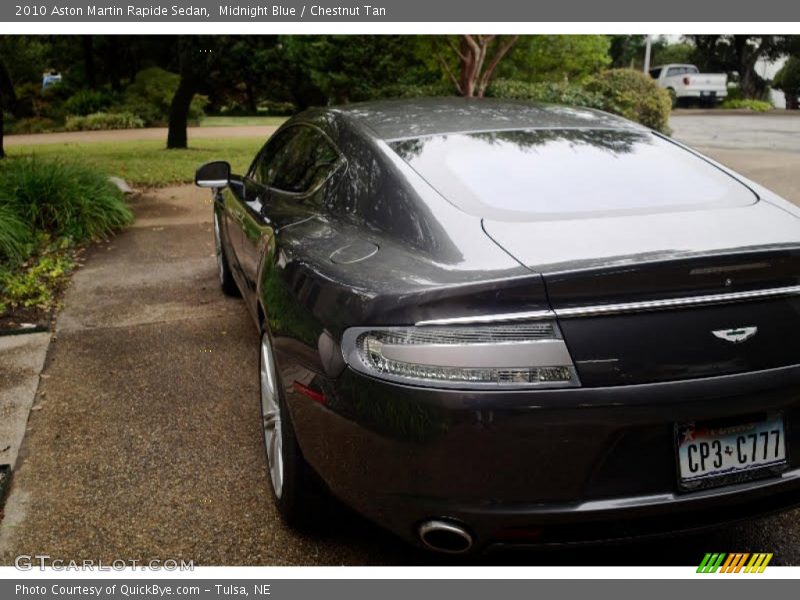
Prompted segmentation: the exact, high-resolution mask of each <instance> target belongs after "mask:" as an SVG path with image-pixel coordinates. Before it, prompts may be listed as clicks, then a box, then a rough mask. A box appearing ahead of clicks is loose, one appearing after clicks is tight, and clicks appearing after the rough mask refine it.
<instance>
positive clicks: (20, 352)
mask: <svg viewBox="0 0 800 600" xmlns="http://www.w3.org/2000/svg"><path fill="white" fill-rule="evenodd" d="M49 345H50V333H49V332H45V333H29V334H20V335H6V336H2V337H0V464H7V465H10V466H11V468H12V470H13V469H14V466H15V464H16V462H17V456H18V454H19V449H20V446H21V445H22V440H23V437H24V435H25V429H26V428H27V426H28V413H29V412H30V410H31V407H32V406H33V402H34V398H35V396H36V390H37V389H38V388H39V374H40V373H41V372H42V368H43V367H44V361H45V357H46V356H47V348H48V346H49ZM40 400H41V399H40Z"/></svg>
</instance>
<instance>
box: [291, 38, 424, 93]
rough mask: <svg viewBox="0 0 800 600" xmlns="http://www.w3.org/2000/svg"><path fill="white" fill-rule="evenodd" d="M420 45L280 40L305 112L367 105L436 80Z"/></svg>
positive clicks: (406, 41)
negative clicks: (402, 86) (390, 89)
mask: <svg viewBox="0 0 800 600" xmlns="http://www.w3.org/2000/svg"><path fill="white" fill-rule="evenodd" d="M421 43H422V41H421V39H420V38H419V37H417V36H404V35H381V36H374V35H315V36H281V45H282V47H283V49H284V52H285V54H284V60H285V61H286V62H285V64H286V65H287V70H289V71H293V73H291V75H290V76H291V78H292V79H293V81H294V82H295V89H294V92H293V93H294V96H295V100H296V103H297V104H298V105H299V106H300V107H301V108H304V107H305V106H308V105H311V104H319V103H320V100H322V101H323V103H324V102H327V103H336V104H340V103H346V102H352V101H358V100H366V99H369V98H371V97H373V96H374V95H375V92H376V91H377V90H380V89H381V88H383V87H386V86H388V85H390V84H397V83H421V82H428V81H430V80H432V79H436V78H437V77H438V75H437V73H436V71H435V70H434V71H432V70H431V69H430V67H429V66H428V65H426V64H425V61H424V60H422V59H421V58H420V53H419V47H420V44H421Z"/></svg>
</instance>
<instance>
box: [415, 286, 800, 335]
mask: <svg viewBox="0 0 800 600" xmlns="http://www.w3.org/2000/svg"><path fill="white" fill-rule="evenodd" d="M782 296H800V285H790V286H784V287H778V288H767V289H761V290H749V291H746V292H727V293H724V294H707V295H704V296H687V297H683V298H665V299H663V300H644V301H641V302H620V303H615V304H594V305H590V306H575V307H570V308H557V309H555V310H538V311H532V312H518V313H498V314H488V315H478V316H469V317H452V318H447V319H431V320H427V321H417V323H415V325H416V326H417V327H425V326H429V325H475V324H481V323H482V324H490V323H509V322H514V321H537V320H543V319H554V318H556V317H563V318H577V317H596V316H602V315H611V314H621V313H629V312H645V311H655V310H669V309H675V308H688V307H694V306H703V305H713V304H729V303H731V302H747V301H749V300H762V299H764V298H780V297H782Z"/></svg>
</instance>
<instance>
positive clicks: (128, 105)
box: [115, 67, 208, 125]
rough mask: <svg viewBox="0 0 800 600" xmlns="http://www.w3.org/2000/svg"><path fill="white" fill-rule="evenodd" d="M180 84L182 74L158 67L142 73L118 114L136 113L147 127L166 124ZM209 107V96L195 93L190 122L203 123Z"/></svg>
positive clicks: (128, 90)
mask: <svg viewBox="0 0 800 600" xmlns="http://www.w3.org/2000/svg"><path fill="white" fill-rule="evenodd" d="M179 82H180V76H179V75H176V74H175V73H171V72H169V71H165V70H164V69H160V68H158V67H151V68H149V69H144V70H143V71H139V72H138V73H137V74H136V78H135V79H134V81H133V83H132V84H130V85H129V86H128V88H127V89H126V90H125V94H124V96H123V100H122V103H121V104H120V105H119V106H117V107H115V111H116V112H130V113H133V114H135V115H137V116H139V117H140V118H141V119H142V120H143V121H144V122H145V124H146V125H164V124H166V123H168V122H169V107H170V104H171V103H172V97H173V96H174V95H175V90H176V89H178V83H179ZM206 104H208V98H207V97H206V96H201V95H199V94H195V96H194V98H193V99H192V103H191V106H190V107H189V120H190V121H199V120H200V118H201V117H202V116H203V108H204V107H205V106H206Z"/></svg>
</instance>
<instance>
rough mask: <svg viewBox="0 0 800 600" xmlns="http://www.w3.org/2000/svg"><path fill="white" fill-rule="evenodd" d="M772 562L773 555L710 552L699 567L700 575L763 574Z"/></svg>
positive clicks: (763, 553)
mask: <svg viewBox="0 0 800 600" xmlns="http://www.w3.org/2000/svg"><path fill="white" fill-rule="evenodd" d="M771 560H772V553H771V552H769V553H767V552H756V553H754V554H750V553H749V552H734V553H732V554H726V553H725V552H708V553H707V554H706V555H705V556H704V557H703V561H702V562H701V563H700V566H699V567H697V572H698V573H740V572H741V573H763V572H764V569H766V568H767V565H768V564H769V561H771Z"/></svg>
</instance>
